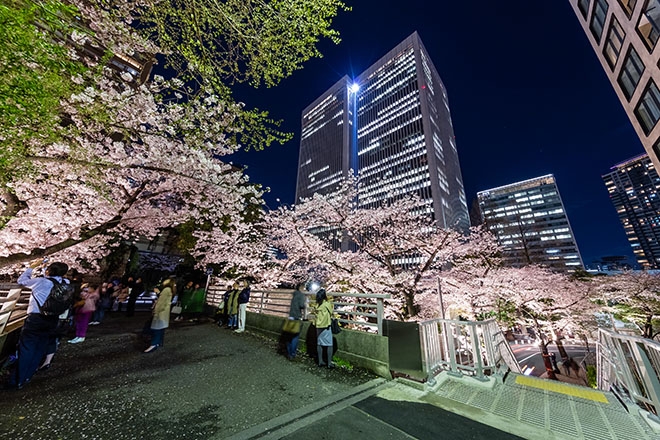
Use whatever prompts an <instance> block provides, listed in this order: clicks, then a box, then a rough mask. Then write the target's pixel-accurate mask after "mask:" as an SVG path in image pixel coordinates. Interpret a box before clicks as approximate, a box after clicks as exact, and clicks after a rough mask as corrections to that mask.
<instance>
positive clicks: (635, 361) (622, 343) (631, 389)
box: [596, 329, 660, 421]
mask: <svg viewBox="0 0 660 440" xmlns="http://www.w3.org/2000/svg"><path fill="white" fill-rule="evenodd" d="M596 356H597V358H596V365H597V370H598V378H597V383H598V388H599V389H601V390H603V391H612V392H614V393H615V394H617V395H618V396H619V397H620V398H622V399H623V400H627V401H630V402H633V403H635V404H637V405H639V406H641V407H642V408H645V409H646V410H648V411H649V412H651V413H653V414H655V416H656V417H657V416H658V411H660V378H659V375H660V344H659V343H657V342H655V341H652V340H650V339H645V338H641V337H638V336H630V335H623V334H620V333H615V332H612V331H609V330H605V329H599V330H598V345H597V351H596ZM658 421H660V419H658Z"/></svg>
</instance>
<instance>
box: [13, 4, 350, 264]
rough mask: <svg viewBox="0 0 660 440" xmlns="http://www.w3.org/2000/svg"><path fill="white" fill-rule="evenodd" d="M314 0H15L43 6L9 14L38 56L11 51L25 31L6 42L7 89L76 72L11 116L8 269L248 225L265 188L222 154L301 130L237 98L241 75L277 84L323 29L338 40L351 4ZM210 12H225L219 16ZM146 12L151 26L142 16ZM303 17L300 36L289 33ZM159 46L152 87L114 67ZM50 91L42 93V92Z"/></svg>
mask: <svg viewBox="0 0 660 440" xmlns="http://www.w3.org/2000/svg"><path fill="white" fill-rule="evenodd" d="M304 3H305V4H302V3H301V2H297V1H288V0H287V1H283V2H277V3H276V4H275V3H272V2H262V1H251V0H250V1H241V2H237V1H229V2H222V3H221V4H219V3H217V2H208V1H202V2H196V3H195V5H194V6H193V5H191V4H189V3H188V2H178V1H174V0H172V1H164V2H143V1H132V0H129V1H124V0H122V1H114V0H106V1H102V2H87V1H85V0H70V1H62V2H57V1H53V0H50V1H48V0H44V1H39V0H33V1H30V0H14V1H10V2H8V3H7V4H6V5H3V9H2V11H0V12H2V14H3V15H2V17H5V18H6V17H8V16H11V15H12V11H23V10H24V9H26V8H31V9H30V10H31V11H32V12H31V13H30V14H24V17H23V18H24V19H23V20H18V21H11V20H8V21H6V22H5V24H8V25H10V26H12V28H11V29H9V31H11V32H14V31H16V32H14V34H15V35H21V38H19V39H18V41H20V42H21V44H24V45H27V46H28V49H30V50H32V53H34V54H35V56H33V57H23V58H21V57H9V55H11V54H12V52H13V51H15V49H16V48H15V47H12V46H10V45H9V44H10V42H12V41H16V39H6V40H3V41H2V44H3V46H2V47H1V48H0V59H2V60H8V59H11V61H12V63H13V64H12V65H11V66H10V68H11V69H12V70H11V71H10V72H9V75H3V76H2V78H3V79H2V80H0V90H5V89H9V88H11V87H7V84H9V85H10V86H11V84H12V82H11V81H14V83H15V84H19V85H22V86H23V90H24V91H27V90H30V89H31V88H39V87H41V85H40V83H39V81H40V80H42V79H43V78H46V79H47V78H48V77H49V76H48V75H51V76H53V75H55V76H57V75H63V76H64V78H65V80H63V81H62V83H61V84H60V86H58V88H56V89H53V88H51V89H49V90H51V92H52V93H53V94H54V95H55V98H56V99H55V101H53V100H52V99H50V100H48V102H47V104H48V105H47V106H45V107H44V109H45V110H44V114H35V113H29V112H23V114H20V115H19V116H17V117H15V118H6V119H4V118H3V120H2V122H0V124H3V130H2V131H1V132H2V133H3V134H0V142H2V145H3V147H6V148H3V155H1V156H0V167H1V170H2V173H1V176H2V179H0V185H2V186H1V187H0V215H1V219H2V221H0V270H2V271H5V272H7V271H12V270H14V268H15V267H16V265H18V264H20V263H22V262H24V261H26V260H28V259H32V258H35V257H37V256H44V255H51V254H55V255H54V256H53V257H54V258H58V259H62V260H65V261H68V262H71V263H74V262H77V263H78V264H79V263H81V262H87V263H89V264H93V263H94V262H95V261H96V260H98V259H99V258H101V257H103V256H104V255H106V254H107V253H108V252H109V251H110V250H111V249H112V247H113V246H116V245H117V244H118V243H120V242H122V241H126V240H128V241H130V240H136V239H138V238H141V239H150V238H152V237H154V236H156V235H157V234H158V233H159V232H160V231H162V230H164V229H167V228H172V227H175V226H177V225H180V224H184V223H188V222H190V221H191V220H193V221H194V223H195V225H197V226H198V227H199V228H200V229H201V230H205V231H211V230H214V229H216V228H217V229H219V230H222V231H229V230H236V231H241V227H240V224H241V223H242V222H243V221H244V219H245V218H246V217H249V216H250V215H251V213H250V211H251V210H252V209H253V208H254V206H255V205H260V204H261V195H262V193H263V191H262V190H261V189H260V188H259V187H258V186H257V185H251V184H249V181H248V177H247V176H246V175H244V174H243V172H242V171H241V170H240V169H237V168H236V167H233V166H231V165H229V164H227V163H225V162H223V161H222V160H221V158H222V157H223V156H227V155H230V154H231V153H233V152H234V151H236V150H237V149H238V148H249V147H253V148H255V149H259V148H263V147H264V146H267V145H269V144H270V143H272V142H283V141H285V140H287V139H288V138H289V137H290V136H289V135H288V134H284V133H281V132H279V131H278V130H277V128H276V127H277V124H276V123H275V122H273V121H270V120H269V119H268V116H267V114H266V113H264V112H261V111H258V110H248V109H246V107H245V106H244V105H243V104H240V103H236V102H235V101H234V100H233V98H232V96H231V90H230V89H229V84H230V83H231V82H232V81H239V80H241V81H242V80H246V81H248V82H250V83H252V84H259V82H260V81H259V78H261V79H263V81H264V82H265V83H266V84H267V85H274V84H275V83H276V82H277V81H278V80H279V79H281V78H283V77H284V76H286V75H288V74H289V73H290V72H291V71H292V70H295V68H299V65H300V63H301V62H302V61H304V60H306V59H308V58H309V57H311V56H318V55H319V54H318V52H317V51H316V50H315V45H316V43H317V42H318V39H319V38H320V37H328V38H331V39H333V40H336V38H337V35H336V33H335V32H334V31H332V30H330V28H329V25H330V23H331V20H332V17H334V15H335V14H336V13H337V11H338V9H340V8H343V4H342V3H341V2H339V1H335V0H310V1H309V2H304ZM259 8H261V9H264V10H263V11H262V12H264V13H263V14H261V13H260V14H257V15H255V16H253V17H249V18H250V20H249V22H246V19H247V18H248V12H250V11H252V12H254V11H256V10H258V9H259ZM266 9H268V10H267V11H266ZM53 11H54V12H55V13H54V14H53ZM209 11H215V12H218V13H220V15H221V16H220V17H215V18H213V17H211V15H209V14H210V12H209ZM266 12H268V14H266ZM202 13H203V14H204V17H203V19H202V17H201V15H200V14H202ZM53 17H55V18H53ZM47 19H48V20H47ZM49 20H50V21H49ZM136 20H138V21H139V23H140V25H139V26H135V27H132V26H131V25H132V24H133V23H134V22H136ZM212 20H215V21H214V22H213V23H214V25H213V26H212V25H211V21H212ZM298 22H300V27H299V28H298V31H299V33H298V34H296V35H293V34H291V33H290V32H289V33H287V34H285V33H283V30H284V28H286V27H287V26H289V25H292V24H293V23H298ZM49 23H53V24H58V26H54V25H49ZM202 23H205V29H204V31H203V32H201V28H200V26H201V25H202ZM219 23H222V26H220V24H219ZM59 24H61V26H60V25H59ZM20 26H28V27H30V26H31V30H30V32H31V34H29V35H27V36H26V35H24V34H20V32H18V31H17V27H20ZM173 29H178V30H181V32H180V33H172V30H173ZM6 30H7V29H6V28H3V31H6ZM267 35H271V36H272V38H264V39H260V40H259V44H255V41H257V40H255V37H256V36H259V37H260V38H261V37H264V36H267ZM31 41H32V44H33V45H36V46H39V45H44V44H47V45H46V49H47V50H45V51H42V52H39V51H38V50H36V49H34V48H30V47H29V45H30V42H31ZM5 45H7V46H5ZM90 48H91V49H93V50H90ZM20 49H21V50H22V51H20V52H19V53H22V54H25V53H28V52H26V50H27V49H24V48H20ZM156 53H159V54H161V55H160V57H161V58H159V59H161V60H163V61H164V64H165V66H167V67H169V68H170V70H169V71H168V72H172V71H173V72H174V74H173V76H172V77H170V78H163V77H159V76H156V77H155V78H154V79H153V81H150V82H147V83H145V84H141V85H140V83H139V82H137V81H136V79H135V77H133V76H132V75H130V74H129V73H127V72H121V73H119V72H118V71H117V70H116V69H112V68H110V67H109V65H108V64H107V61H108V60H109V59H110V58H112V57H113V56H115V55H117V54H119V55H122V56H138V55H140V54H147V55H148V54H151V55H153V54H156ZM99 54H100V55H99ZM21 63H22V64H21ZM58 63H59V64H58ZM58 66H60V68H59V70H58ZM61 66H65V67H66V68H62V67H61ZM222 66H224V67H222ZM220 67H222V68H220ZM32 71H36V72H37V73H38V74H37V75H31V72H32ZM46 73H48V75H46ZM223 81H224V82H223ZM225 82H226V83H225ZM35 96H36V95H35ZM46 98H49V97H48V96H43V95H39V96H36V97H35V99H36V101H35V102H36V104H37V105H39V104H41V103H45V101H46ZM19 107H20V105H19ZM23 107H25V105H23ZM2 110H7V111H9V110H8V107H2ZM19 110H20V109H19ZM35 115H36V116H38V118H34V119H35V120H34V121H33V120H32V119H33V118H32V116H35ZM28 122H29V123H28ZM40 124H41V126H40ZM41 129H43V130H41ZM19 170H20V171H21V172H18V171H19Z"/></svg>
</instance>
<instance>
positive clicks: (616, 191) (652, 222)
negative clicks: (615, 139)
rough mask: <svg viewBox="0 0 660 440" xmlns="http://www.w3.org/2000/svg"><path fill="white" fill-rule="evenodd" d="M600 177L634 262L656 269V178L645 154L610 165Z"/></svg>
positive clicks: (659, 260)
mask: <svg viewBox="0 0 660 440" xmlns="http://www.w3.org/2000/svg"><path fill="white" fill-rule="evenodd" d="M603 180H604V181H605V186H606V187H607V192H608V193H609V195H610V200H612V203H613V204H614V208H615V209H616V212H617V214H618V215H619V220H621V224H622V225H623V229H624V230H625V232H626V236H627V237H628V241H629V242H630V246H631V247H632V250H633V253H634V254H635V257H636V259H637V263H638V264H639V265H640V266H641V267H643V268H645V269H660V196H659V195H658V191H660V177H658V172H657V171H656V169H655V168H654V167H653V164H652V163H651V160H650V159H649V157H648V155H646V154H642V155H641V156H637V157H634V158H632V159H629V160H627V161H625V162H622V163H620V164H618V165H615V166H613V167H612V169H611V171H610V172H609V173H607V174H605V175H603Z"/></svg>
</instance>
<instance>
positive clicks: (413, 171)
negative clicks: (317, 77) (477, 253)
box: [296, 33, 470, 230]
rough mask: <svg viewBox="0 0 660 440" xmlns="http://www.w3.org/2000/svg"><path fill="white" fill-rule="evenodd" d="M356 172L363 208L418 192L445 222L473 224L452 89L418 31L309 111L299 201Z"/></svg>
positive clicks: (423, 208) (428, 210) (426, 208)
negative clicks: (451, 105)
mask: <svg viewBox="0 0 660 440" xmlns="http://www.w3.org/2000/svg"><path fill="white" fill-rule="evenodd" d="M350 173H359V175H360V182H361V187H360V192H359V200H358V206H359V207H361V208H373V207H378V206H380V205H381V204H382V203H386V202H389V201H392V200H396V199H397V198H401V197H404V196H407V195H410V194H415V195H417V196H418V197H419V199H420V213H425V214H429V215H432V216H433V217H434V218H435V219H436V220H437V221H438V224H439V225H440V226H442V227H454V228H458V229H460V230H466V229H467V228H468V227H469V224H470V222H469V216H468V210H467V203H466V198H465V190H464V188H463V179H462V176H461V170H460V165H459V161H458V151H457V149H456V142H455V140H454V131H453V126H452V122H451V115H450V112H449V103H448V98H447V92H446V90H445V87H444V85H443V84H442V81H441V80H440V76H439V75H438V72H437V71H436V69H435V67H434V66H433V63H432V62H431V60H430V58H429V56H428V53H427V51H426V49H425V48H424V46H423V44H422V42H421V40H420V38H419V36H418V35H417V33H414V34H412V35H411V36H410V37H408V38H406V39H405V40H404V41H403V42H401V43H400V44H399V45H397V46H396V47H395V48H394V49H392V50H391V51H390V52H389V53H387V54H386V55H385V56H384V57H382V58H381V59H380V60H378V61H377V62H376V63H375V64H373V65H372V66H371V67H370V68H368V69H367V70H366V71H365V72H363V73H362V74H361V75H359V76H358V77H357V78H355V79H354V80H350V79H349V78H348V77H347V76H345V77H343V78H342V79H340V80H339V81H338V82H337V83H336V84H334V85H333V86H332V87H331V88H330V89H328V91H326V92H325V93H324V94H323V95H322V96H321V97H319V98H318V99H317V100H316V101H314V102H313V103H312V104H311V105H309V106H308V107H307V108H306V109H305V110H304V111H303V114H302V130H301V140H300V157H299V166H298V181H297V186H296V201H300V200H301V199H304V198H307V197H311V196H312V195H313V194H314V193H328V192H332V191H333V190H334V189H336V188H337V185H338V184H339V182H340V181H341V180H342V179H343V178H345V177H347V176H349V175H350Z"/></svg>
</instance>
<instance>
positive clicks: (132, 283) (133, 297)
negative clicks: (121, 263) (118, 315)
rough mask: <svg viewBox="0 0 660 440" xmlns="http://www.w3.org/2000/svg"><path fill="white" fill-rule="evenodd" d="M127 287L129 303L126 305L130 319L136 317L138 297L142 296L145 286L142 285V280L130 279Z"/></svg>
mask: <svg viewBox="0 0 660 440" xmlns="http://www.w3.org/2000/svg"><path fill="white" fill-rule="evenodd" d="M138 283H139V285H138ZM126 285H127V286H128V302H127V303H126V316H129V317H130V316H133V315H135V303H136V302H137V297H138V296H140V294H141V293H142V292H143V291H144V285H143V284H142V279H141V278H138V279H137V280H134V279H133V277H128V280H127V282H126Z"/></svg>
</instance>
